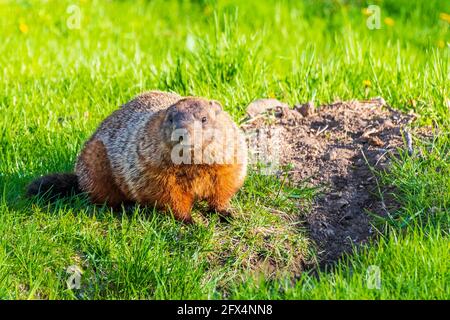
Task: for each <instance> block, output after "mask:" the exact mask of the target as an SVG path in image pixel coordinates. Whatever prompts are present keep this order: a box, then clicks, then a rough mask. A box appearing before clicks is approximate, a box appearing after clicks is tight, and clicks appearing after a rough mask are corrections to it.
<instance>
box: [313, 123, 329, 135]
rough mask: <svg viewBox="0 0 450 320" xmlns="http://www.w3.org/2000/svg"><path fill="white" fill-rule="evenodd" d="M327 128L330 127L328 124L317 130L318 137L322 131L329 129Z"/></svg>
mask: <svg viewBox="0 0 450 320" xmlns="http://www.w3.org/2000/svg"><path fill="white" fill-rule="evenodd" d="M327 129H328V125H326V126H325V127H323V129H319V130H317V133H316V137H317V136H318V135H320V134H321V133H322V132H324V131H325V130H327Z"/></svg>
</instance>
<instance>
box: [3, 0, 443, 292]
mask: <svg viewBox="0 0 450 320" xmlns="http://www.w3.org/2000/svg"><path fill="white" fill-rule="evenodd" d="M370 4H375V5H378V9H379V13H380V19H379V22H380V24H379V27H380V28H379V29H369V28H368V27H367V20H368V19H369V20H370V21H371V22H373V21H374V20H373V18H374V17H373V16H372V13H371V12H369V11H368V10H367V9H366V8H367V7H368V6H369V5H370ZM449 25H450V2H449V1H439V0H428V1H407V0H389V1H388V0H384V1H381V0H379V1H377V0H374V1H372V2H366V1H331V0H330V1H313V0H305V1H281V2H275V1H264V2H262V1H252V2H250V1H249V2H241V1H217V2H216V1H207V0H203V1H201V0H199V1H192V2H190V1H171V2H165V1H100V0H98V1H89V0H77V1H31V0H17V1H8V0H6V1H5V0H0V27H1V28H0V38H1V39H2V41H0V72H1V73H0V115H1V116H0V150H1V152H0V298H4V299H119V298H123V299H142V298H143V299H195V298H198V299H206V298H207V299H219V298H230V299H235V298H239V299H254V298H259V299H367V298H368V299H437V298H440V299H449V298H450V259H449V257H450V241H449V231H450V230H449V228H450V223H449V222H450V219H449V216H450V215H449V214H450V136H449V133H450V131H449V129H450V106H449V104H450V92H449V86H450V85H449V84H450V81H449V71H450V64H449V54H450V51H449V50H450V34H449ZM149 89H159V90H171V91H176V92H178V93H180V94H182V95H198V96H205V97H208V98H212V99H217V100H219V101H220V102H221V103H222V104H223V105H224V108H225V109H226V110H227V111H228V112H229V113H230V114H231V115H232V116H233V117H234V119H235V120H236V121H237V122H239V121H240V120H241V119H242V117H243V115H244V111H245V107H246V106H247V105H248V103H250V102H251V101H253V100H254V99H257V98H262V97H275V98H278V99H280V100H282V101H286V102H288V103H290V104H294V103H297V102H305V101H309V100H313V101H314V102H315V104H316V105H319V104H322V103H330V102H333V101H335V100H338V99H342V100H349V99H354V98H355V99H364V98H368V97H375V96H382V97H383V98H384V99H385V100H386V101H387V102H388V103H389V104H390V105H391V106H393V107H394V108H396V109H399V110H403V111H414V112H415V113H417V114H418V115H419V120H418V124H420V125H423V126H431V127H433V128H434V130H435V138H434V139H433V140H431V141H416V146H415V151H416V154H415V155H413V156H407V155H404V156H401V157H400V159H398V160H397V161H395V163H394V165H393V168H392V170H391V171H390V173H384V174H379V180H380V183H381V185H382V186H390V187H392V186H393V187H395V188H393V189H395V190H396V193H395V195H394V197H395V198H396V199H397V200H398V202H399V204H400V206H399V209H398V210H397V211H396V212H391V216H390V217H389V219H385V220H382V221H377V222H376V227H377V230H379V234H378V236H377V241H376V242H375V241H374V242H373V243H371V244H369V245H367V246H366V247H364V248H359V249H355V252H354V253H352V254H351V255H348V256H346V257H344V258H343V259H342V260H340V261H339V262H338V263H337V264H336V266H335V267H334V268H333V269H331V270H330V269H329V270H323V271H320V272H314V273H313V272H308V271H305V266H306V267H307V268H306V269H308V268H311V266H312V267H313V266H314V265H315V263H316V258H315V257H316V247H315V246H314V244H313V243H312V242H311V241H310V240H309V238H308V234H307V233H306V232H305V230H303V229H302V228H301V227H299V225H298V223H297V221H298V216H299V214H300V215H302V214H306V213H307V211H308V205H309V204H310V203H311V200H312V199H313V198H314V196H315V192H314V190H311V189H307V188H305V187H304V186H301V185H289V186H288V185H284V184H282V183H281V182H280V181H278V180H277V179H275V178H273V177H270V176H263V175H261V174H258V172H255V171H253V172H251V173H250V174H249V176H248V178H247V180H246V183H245V185H244V187H243V188H242V190H241V191H239V193H238V194H237V196H236V197H235V198H234V199H233V206H234V208H235V209H236V212H237V213H236V217H235V219H234V220H233V221H232V222H231V223H230V224H223V223H220V222H219V221H218V219H217V217H214V216H213V217H211V218H208V219H205V218H204V217H202V215H201V214H200V212H201V211H202V206H201V205H200V206H198V207H196V208H195V210H194V219H196V220H197V221H198V223H197V224H196V225H194V226H184V225H182V224H180V223H178V222H176V221H174V220H173V219H172V218H171V217H169V216H165V215H161V214H155V212H154V211H153V210H152V209H151V208H140V209H139V208H137V209H136V210H135V211H134V212H127V213H125V212H124V213H123V214H117V213H112V212H110V211H109V210H108V209H107V208H100V207H94V206H92V205H89V204H88V203H87V202H86V200H85V199H83V198H81V197H75V198H73V199H69V200H61V201H58V202H56V203H53V204H48V203H45V202H43V201H41V202H36V201H30V200H27V199H25V198H24V196H23V194H24V188H25V186H26V184H27V183H28V182H30V181H31V180H32V179H33V178H34V177H37V176H39V175H42V174H45V173H49V172H63V171H72V169H73V164H74V161H75V158H76V155H77V153H78V151H79V150H80V148H81V147H82V144H83V142H84V141H85V140H86V139H87V138H88V137H89V136H90V135H91V134H92V132H93V131H94V130H95V128H96V126H97V125H98V124H99V122H100V121H101V120H102V119H104V118H105V117H106V116H107V115H108V114H110V113H111V112H112V111H113V110H115V109H116V108H118V106H119V105H121V104H123V103H125V102H127V101H128V100H130V99H131V98H132V97H134V96H135V95H137V94H138V93H140V92H143V91H145V90H149ZM299 208H300V209H299ZM299 211H300V213H299ZM274 212H276V213H274ZM71 265H77V266H79V267H80V268H81V269H82V270H83V274H82V278H81V288H80V289H74V290H71V289H68V287H67V284H66V281H67V280H68V278H69V276H70V274H68V273H67V272H66V269H67V268H68V267H69V266H71ZM274 265H275V266H276V267H275V268H273V266H274ZM373 272H378V273H379V275H380V277H379V278H380V280H381V283H378V284H379V285H375V287H374V286H373V285H372V284H373V283H371V281H370V279H371V278H370V277H371V275H372V274H373Z"/></svg>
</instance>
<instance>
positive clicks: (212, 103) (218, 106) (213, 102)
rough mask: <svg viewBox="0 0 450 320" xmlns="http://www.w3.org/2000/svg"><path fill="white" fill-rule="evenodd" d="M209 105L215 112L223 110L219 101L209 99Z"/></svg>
mask: <svg viewBox="0 0 450 320" xmlns="http://www.w3.org/2000/svg"><path fill="white" fill-rule="evenodd" d="M209 105H210V106H211V107H212V108H213V109H214V110H215V111H216V113H218V112H221V111H222V110H223V109H222V105H221V104H220V103H219V101H216V100H210V101H209Z"/></svg>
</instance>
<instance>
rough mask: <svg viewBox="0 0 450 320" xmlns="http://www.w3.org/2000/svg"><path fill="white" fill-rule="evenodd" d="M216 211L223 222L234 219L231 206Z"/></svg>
mask: <svg viewBox="0 0 450 320" xmlns="http://www.w3.org/2000/svg"><path fill="white" fill-rule="evenodd" d="M216 212H217V214H218V215H219V219H220V221H221V222H230V220H232V219H233V215H234V214H233V213H234V212H233V210H232V209H231V208H229V209H222V210H216Z"/></svg>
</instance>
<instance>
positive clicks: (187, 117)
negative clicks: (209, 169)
mask: <svg viewBox="0 0 450 320" xmlns="http://www.w3.org/2000/svg"><path fill="white" fill-rule="evenodd" d="M234 128H235V126H234V124H233V123H232V121H231V120H230V118H229V117H228V115H227V114H226V113H225V112H224V111H223V110H222V106H221V105H220V104H219V103H218V102H217V101H214V100H207V99H202V98H196V97H188V98H184V99H182V100H180V101H178V102H177V103H175V104H174V105H172V106H170V107H169V108H168V109H167V110H166V114H165V117H164V120H163V123H162V132H163V140H164V143H165V144H166V146H167V147H169V148H170V150H171V152H172V154H173V157H172V158H173V159H172V160H173V162H174V163H179V162H180V161H181V162H183V163H194V162H195V163H202V161H205V157H204V154H205V150H207V149H208V147H209V149H210V150H209V151H208V154H211V152H212V154H214V155H216V154H222V153H223V152H224V150H222V149H223V148H224V146H225V147H226V146H227V145H232V139H233V137H232V136H231V135H232V134H233V132H227V131H233V130H234ZM230 133H231V135H230ZM194 153H195V154H194ZM180 157H184V158H183V159H182V160H180V159H181V158H180ZM208 161H209V160H208Z"/></svg>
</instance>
